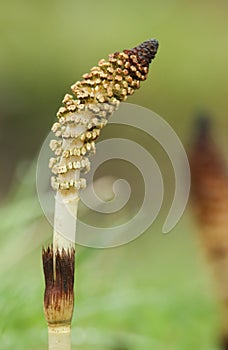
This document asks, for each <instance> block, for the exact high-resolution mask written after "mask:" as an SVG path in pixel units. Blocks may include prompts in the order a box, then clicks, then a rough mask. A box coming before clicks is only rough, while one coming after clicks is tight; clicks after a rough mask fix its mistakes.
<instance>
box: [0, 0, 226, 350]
mask: <svg viewBox="0 0 228 350" xmlns="http://www.w3.org/2000/svg"><path fill="white" fill-rule="evenodd" d="M227 11H228V3H227V1H225V0H219V1H217V2H215V1H211V0H208V1H203V0H201V1H195V0H193V1H191V2H189V1H186V0H182V1H180V0H173V1H165V2H164V1H148V0H141V1H140V2H133V1H129V0H127V1H124V2H123V1H119V0H116V1H114V2H107V1H102V0H101V1H99V2H98V1H97V2H93V1H91V0H87V1H85V2H82V1H80V2H79V1H72V0H71V1H70V0H66V1H58V0H56V1H48V0H46V1H44V0H40V1H28V0H20V1H15V0H14V1H8V2H4V3H2V4H1V12H0V40H1V52H0V149H1V151H0V162H1V163H0V164H1V172H0V179H1V181H0V200H1V206H0V215H1V220H0V243H1V254H0V277H1V279H0V280H1V283H0V312H1V321H0V342H1V348H2V349H17V350H20V349H25V348H26V349H34V350H41V349H45V348H47V334H46V324H45V320H44V316H43V312H42V300H43V290H44V283H43V275H42V267H41V246H42V244H44V243H45V242H46V241H47V240H48V239H49V238H50V235H51V231H52V228H51V226H50V225H49V224H48V222H47V221H46V219H45V218H44V215H43V213H42V210H41V208H40V206H39V203H38V199H37V196H36V188H35V171H36V159H37V155H38V152H39V149H40V147H41V145H42V142H43V140H44V138H45V137H46V135H47V134H48V133H49V131H50V128H51V125H52V123H53V121H54V120H55V113H56V111H57V109H58V107H59V106H60V104H61V100H62V97H63V95H64V94H65V93H66V92H68V91H69V87H70V85H71V84H72V83H74V82H75V81H76V80H79V79H80V78H81V76H82V74H83V73H85V72H88V70H89V69H90V68H91V67H92V66H94V65H95V64H96V63H97V62H98V60H99V59H100V58H106V57H107V56H108V54H109V53H111V52H115V51H120V50H122V49H124V48H131V47H133V46H135V45H137V44H139V43H140V42H142V41H144V40H147V39H149V38H151V37H155V38H157V39H158V40H159V42H160V48H159V52H158V55H157V58H156V60H155V61H154V62H153V64H152V67H151V70H150V75H149V78H148V80H147V81H146V82H145V83H144V84H142V88H141V89H140V90H139V91H138V92H137V93H136V94H135V95H134V96H132V97H131V98H130V99H129V102H131V103H135V104H139V105H142V106H145V107H147V108H149V109H152V110H153V111H155V112H156V113H158V114H159V115H161V116H162V117H163V118H165V119H166V120H167V121H168V122H169V123H170V125H171V126H172V127H173V128H174V130H175V131H176V132H177V134H178V135H179V137H180V139H181V140H182V141H183V144H184V145H185V146H186V147H188V144H189V140H190V139H191V132H190V129H191V128H192V124H193V120H194V116H195V114H196V113H197V112H198V111H199V110H208V111H209V112H210V114H211V115H212V117H213V118H214V125H215V127H216V135H217V139H218V143H219V144H221V146H222V147H223V148H224V150H226V146H227V127H228V121H227V118H226V114H227V105H228V100H227V82H228V71H227V67H226V65H227V62H228V44H227V37H228V26H227ZM103 137H105V130H104V135H103ZM152 146H153V143H151V148H153V147H152ZM148 147H149V146H148ZM149 148H150V147H149ZM151 152H152V151H151ZM152 153H153V152H152ZM157 153H159V151H157ZM161 153H162V152H161ZM160 157H161V163H162V164H161V168H163V170H165V169H167V168H169V167H170V165H166V163H167V162H168V159H167V158H166V157H165V156H164V155H162V154H161V156H160ZM164 176H165V179H166V181H168V182H167V183H168V184H169V175H167V174H164ZM166 187H167V188H168V189H169V186H168V185H167V186H166ZM168 192H169V191H168ZM170 192H172V191H170ZM164 211H166V210H164ZM162 221H163V218H160V220H157V221H156V224H155V225H153V226H152V227H151V229H149V230H148V231H147V232H146V233H145V234H144V235H143V236H141V237H140V238H139V239H137V240H136V241H134V242H132V243H130V244H128V245H126V246H122V247H120V248H116V249H109V250H104V251H103V250H93V249H89V248H83V247H78V248H77V251H78V256H77V273H76V276H77V277H76V285H77V305H76V310H75V314H74V319H73V336H72V341H73V349H81V350H90V349H91V350H93V349H97V348H99V349H100V350H103V349H112V350H131V349H132V350H135V349H137V350H139V349H145V350H147V349H156V350H159V349H161V350H165V349H170V350H177V349H179V350H187V349H189V350H192V349H200V350H203V349H205V350H212V349H214V350H215V349H218V347H217V336H218V333H219V323H220V313H219V306H218V304H217V302H216V300H215V297H214V293H213V289H214V287H213V285H212V282H211V278H210V273H209V272H208V268H207V266H206V264H205V262H204V259H203V258H202V254H201V250H200V248H199V246H198V239H197V230H196V227H195V225H194V220H193V218H192V216H191V213H190V210H187V211H186V213H185V215H184V216H183V218H182V220H181V222H180V223H179V224H178V225H177V226H176V228H175V229H174V230H173V231H172V233H171V234H169V235H166V236H164V235H162V234H161V227H162Z"/></svg>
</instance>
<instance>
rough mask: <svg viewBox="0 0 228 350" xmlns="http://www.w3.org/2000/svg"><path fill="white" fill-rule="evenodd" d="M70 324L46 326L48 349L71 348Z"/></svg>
mask: <svg viewBox="0 0 228 350" xmlns="http://www.w3.org/2000/svg"><path fill="white" fill-rule="evenodd" d="M70 334H71V328H70V326H59V327H50V326H49V327H48V349H49V350H70V349H71V335H70Z"/></svg>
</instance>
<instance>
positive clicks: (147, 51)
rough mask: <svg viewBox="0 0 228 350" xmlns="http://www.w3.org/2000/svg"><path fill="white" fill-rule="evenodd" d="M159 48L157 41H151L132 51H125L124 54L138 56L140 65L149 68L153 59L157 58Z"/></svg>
mask: <svg viewBox="0 0 228 350" xmlns="http://www.w3.org/2000/svg"><path fill="white" fill-rule="evenodd" d="M158 47H159V43H158V41H157V40H156V39H150V40H147V41H144V42H143V43H142V44H140V45H138V46H136V47H134V48H133V49H131V50H124V53H127V54H128V55H136V56H137V58H138V61H139V63H141V64H142V65H143V66H147V67H148V66H149V64H150V63H151V61H152V59H153V58H154V57H155V55H156V53H157V51H158Z"/></svg>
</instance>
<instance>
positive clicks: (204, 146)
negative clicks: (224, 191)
mask: <svg viewBox="0 0 228 350" xmlns="http://www.w3.org/2000/svg"><path fill="white" fill-rule="evenodd" d="M190 167H191V173H192V181H193V182H196V181H198V180H199V177H200V176H201V175H202V173H201V171H202V172H203V171H204V172H205V175H207V173H210V174H217V175H219V176H220V177H223V176H224V177H226V176H227V169H226V163H225V161H224V159H223V156H222V154H221V151H220V149H219V147H218V146H217V145H216V143H215V141H214V139H213V136H212V125H211V120H210V118H209V117H207V116H206V115H201V116H199V117H198V118H197V120H196V123H195V130H194V135H193V148H192V152H191V154H190ZM202 181H203V175H202Z"/></svg>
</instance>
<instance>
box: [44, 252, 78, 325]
mask: <svg viewBox="0 0 228 350" xmlns="http://www.w3.org/2000/svg"><path fill="white" fill-rule="evenodd" d="M53 257H54V253H53V248H52V247H48V248H47V249H43V252H42V258H43V269H44V277H45V293H44V311H45V315H46V319H47V322H48V323H49V324H62V323H64V324H66V323H70V322H71V319H72V315H73V307H74V257H75V250H74V249H72V250H67V251H65V250H64V249H62V250H61V251H59V250H58V251H57V252H56V255H55V264H56V278H55V279H54V270H53Z"/></svg>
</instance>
